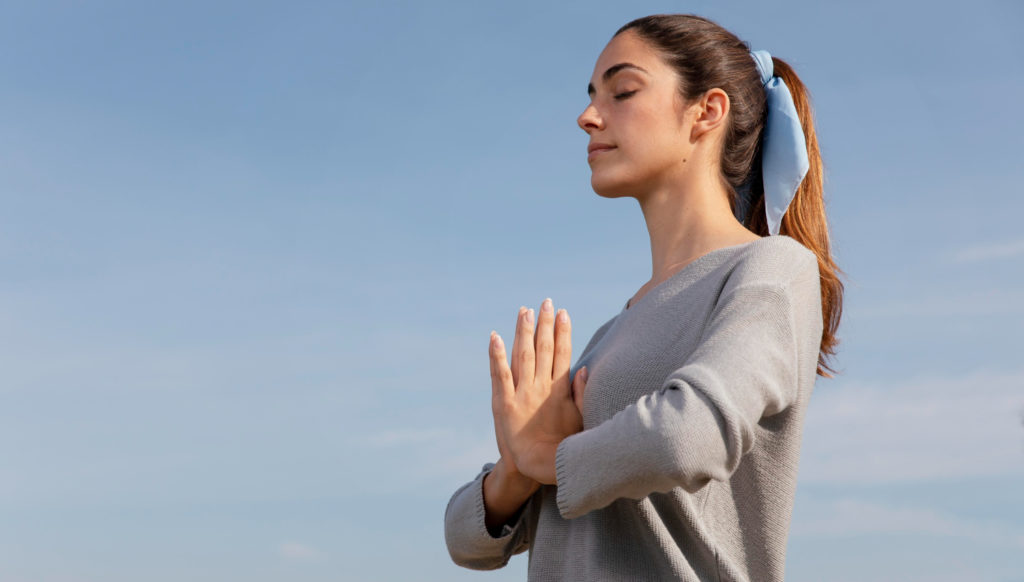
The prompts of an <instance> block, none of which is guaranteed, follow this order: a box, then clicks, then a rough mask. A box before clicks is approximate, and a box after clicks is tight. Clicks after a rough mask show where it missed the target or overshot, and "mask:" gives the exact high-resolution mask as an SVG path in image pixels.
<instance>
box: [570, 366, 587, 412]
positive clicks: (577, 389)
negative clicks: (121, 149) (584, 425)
mask: <svg viewBox="0 0 1024 582" xmlns="http://www.w3.org/2000/svg"><path fill="white" fill-rule="evenodd" d="M586 387H587V367H586V366H583V367H582V368H580V369H579V370H576V375H575V376H573V378H572V400H573V402H575V403H576V409H577V410H579V411H580V416H582V415H583V392H584V390H586Z"/></svg>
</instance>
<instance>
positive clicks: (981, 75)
mask: <svg viewBox="0 0 1024 582" xmlns="http://www.w3.org/2000/svg"><path fill="white" fill-rule="evenodd" d="M834 4H838V3H819V2H786V3H775V4H771V5H768V4H766V3H762V2H752V1H751V2H747V1H743V2H740V1H734V2H717V3H716V2H709V1H701V2H629V3H625V2H623V3H608V2H596V3H582V2H562V3H558V4H556V5H552V4H551V3H546V2H532V1H529V2H518V3H481V2H442V3H412V2H392V3H381V2H374V3H370V2H360V3H355V2H349V3H343V4H335V3H326V2H325V3H304V2H289V3H283V2H282V3H277V4H274V3H267V2H218V3H208V2H187V1H186V2H175V3H161V4H153V3H138V2H97V3H91V4H88V5H87V4H85V3H78V2H31V3H30V2H21V3H11V2H2V3H0V70H2V71H4V73H3V74H2V75H0V203H2V208H3V211H2V212H0V329H2V330H3V332H2V333H0V459H2V460H3V461H2V462H0V523H2V524H3V525H2V526H0V580H2V581H3V582H9V581H10V582H30V581H31V582H57V581H60V582H69V581H76V582H77V581H103V582H108V581H109V582H116V581H129V580H132V581H134V580H140V579H145V580H152V581H163V580H168V581H170V580H174V581H177V580H186V579H187V580H197V581H204V580H210V581H213V580H218V581H219V580H249V581H264V580H267V581H269V580H295V581H320V580H353V581H392V580H409V579H417V580H436V581H441V580H445V581H447V580H524V579H525V571H526V556H525V554H524V555H522V556H517V557H516V558H514V559H513V560H512V562H511V563H510V565H509V566H508V567H507V568H505V569H504V570H501V571H497V572H489V573H481V572H473V571H469V570H464V569H461V568H458V567H456V566H455V565H453V564H452V563H451V562H450V560H449V558H448V555H447V552H446V550H445V545H444V539H443V530H442V520H443V512H444V508H445V505H446V503H447V501H448V498H449V497H450V495H451V493H452V492H453V491H454V490H455V489H456V488H457V487H459V486H460V485H462V484H463V483H465V482H466V481H468V480H470V479H471V478H472V477H473V476H475V475H476V473H477V472H478V471H479V469H480V467H481V466H482V465H483V463H485V462H488V461H493V460H495V459H496V458H497V447H496V445H495V444H494V433H493V426H492V424H491V418H490V409H489V398H490V384H489V377H488V367H487V362H486V358H487V355H486V342H487V336H488V334H489V333H490V331H491V330H492V329H496V330H498V332H499V333H502V334H503V335H504V336H505V337H512V335H513V334H512V324H513V322H514V318H515V313H516V310H517V309H518V307H519V306H520V305H524V304H525V305H532V306H539V304H540V302H541V300H542V299H543V298H544V297H548V296H550V297H552V298H553V299H554V302H555V304H556V307H565V308H567V309H568V310H569V312H570V314H571V315H572V317H573V327H574V330H575V334H574V337H575V340H576V341H575V343H576V345H577V351H576V354H577V355H578V353H579V349H580V348H581V347H582V345H584V343H585V341H586V339H587V338H589V337H590V335H591V334H592V333H593V331H594V330H596V329H597V327H598V326H599V325H600V324H601V323H603V322H604V321H606V320H607V319H608V318H610V317H611V316H612V315H614V314H615V313H617V311H618V309H619V308H620V307H621V305H622V303H623V302H624V301H625V299H626V298H628V297H630V296H631V295H632V294H633V293H634V292H635V291H636V290H637V289H638V288H639V287H640V286H641V285H643V283H644V282H646V281H647V279H648V278H649V276H650V256H649V249H648V239H647V234H646V230H645V227H644V223H643V219H642V216H641V214H640V212H639V208H638V207H637V206H636V204H635V203H634V202H632V201H631V200H606V199H601V198H599V197H597V196H596V195H595V194H594V193H593V192H592V191H591V189H590V186H589V168H588V166H587V164H586V157H585V156H586V154H585V148H586V142H587V138H586V135H585V134H584V133H583V132H582V131H580V130H579V128H578V127H577V126H576V123H575V119H576V116H577V115H578V114H579V113H580V111H582V109H583V107H585V105H586V103H587V97H586V93H585V85H586V83H587V82H588V81H589V77H590V74H591V71H592V68H593V65H594V61H595V60H596V58H597V55H598V53H599V52H600V51H601V49H602V48H603V46H604V44H605V43H606V42H607V40H608V39H609V38H610V36H611V34H612V33H613V32H614V31H615V30H616V29H617V28H618V27H619V26H620V25H622V24H624V23H625V22H627V21H628V20H630V19H632V18H634V17H637V16H642V15H645V14H650V13H656V12H694V13H697V14H701V15H704V16H707V17H709V18H712V19H714V20H716V21H717V22H719V23H720V24H722V25H723V26H725V27H726V28H728V29H730V30H732V31H733V32H735V33H736V34H737V35H739V36H740V37H741V38H743V39H744V40H747V41H749V42H750V43H751V45H752V47H753V48H755V49H765V50H768V51H769V52H771V53H772V54H773V55H775V56H778V57H780V58H782V59H784V60H786V61H787V62H789V63H791V64H792V65H793V66H794V68H795V69H796V70H797V72H798V74H800V76H801V78H802V79H803V80H804V82H805V83H806V84H807V85H808V87H809V88H810V89H811V92H812V99H813V104H814V106H815V111H816V120H817V129H818V136H819V140H820V142H821V147H822V150H823V155H824V158H825V166H826V190H827V194H826V195H827V203H828V210H829V213H830V218H831V221H832V229H833V237H834V241H835V254H836V256H837V260H838V262H839V264H840V266H841V267H842V268H843V269H844V270H845V272H846V273H847V279H846V282H847V301H846V304H845V310H844V317H843V323H842V327H841V329H840V336H841V339H842V345H841V353H840V357H839V360H838V364H839V367H840V369H841V370H842V372H843V373H842V374H841V375H840V376H839V377H838V378H836V379H833V380H819V382H818V384H817V387H816V390H815V394H814V396H813V398H812V402H811V406H810V410H809V411H808V416H807V425H806V429H805V435H804V439H805V440H804V448H803V451H802V457H801V466H800V484H799V488H798V492H797V498H796V505H795V510H794V516H793V525H792V530H791V535H790V540H789V554H788V561H787V573H788V576H787V579H789V580H794V581H814V580H836V581H850V582H852V581H859V580H913V579H927V580H933V581H945V580H949V581H952V580H964V579H972V580H984V581H1000V582H1020V581H1024V504H1021V502H1020V493H1019V492H1020V491H1021V490H1024V364H1022V363H1020V362H1021V360H1020V357H1019V354H1020V351H1021V347H1022V340H1021V331H1022V330H1024V269H1022V267H1024V230H1022V229H1021V226H1020V217H1021V216H1022V215H1024V198H1022V197H1021V196H1020V195H1019V194H1020V191H1021V183H1022V182H1024V171H1022V170H1021V165H1020V162H1019V159H1018V157H1019V152H1021V151H1024V110H1022V109H1021V108H1020V107H1019V105H1018V104H1019V103H1022V102H1024V67H1022V65H1021V63H1022V62H1024V40H1022V37H1021V35H1020V29H1021V26H1022V25H1024V9H1022V6H1021V4H1020V3H1019V2H1014V1H1011V0H1005V1H994V0H988V1H980V2H971V3H967V2H944V3H934V2H881V1H874V0H872V1H863V2H857V3H845V4H844V5H842V6H838V5H834Z"/></svg>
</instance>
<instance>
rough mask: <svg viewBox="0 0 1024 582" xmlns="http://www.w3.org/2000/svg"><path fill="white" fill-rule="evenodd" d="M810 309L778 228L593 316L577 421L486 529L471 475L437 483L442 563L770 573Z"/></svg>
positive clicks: (814, 266)
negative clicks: (544, 466)
mask: <svg viewBox="0 0 1024 582" xmlns="http://www.w3.org/2000/svg"><path fill="white" fill-rule="evenodd" d="M821 337H822V310H821V295H820V282H819V272H818V263H817V259H816V257H815V255H814V253H812V252H811V251H809V250H808V249H807V248H806V247H804V246H803V245H801V244H800V243H799V242H797V241H796V240H794V239H792V238H789V237H786V236H782V235H779V236H770V237H764V238H761V239H758V240H755V241H752V242H749V243H744V244H740V245H735V246H729V247H724V248H719V249H716V250H714V251H711V252H710V253H708V254H705V255H703V256H701V257H700V258H698V259H696V260H694V261H692V262H690V263H689V264H687V265H686V266H685V267H684V268H683V269H681V270H680V271H678V272H676V273H675V274H673V275H672V276H671V277H670V278H669V279H667V280H665V281H663V282H661V283H660V284H658V285H657V286H655V287H654V288H652V289H651V290H650V291H649V292H648V293H647V294H645V295H644V296H642V297H641V298H640V299H639V300H638V301H636V302H635V304H634V305H629V302H628V301H627V302H626V304H625V305H624V306H623V308H622V310H621V311H620V312H619V314H618V315H616V316H615V317H613V318H612V319H610V320H609V321H608V322H606V323H605V324H604V325H602V326H601V327H600V328H599V329H598V330H597V331H596V332H595V333H594V336H593V338H591V340H590V341H589V342H588V344H587V346H586V347H585V348H584V350H583V352H582V354H581V355H580V358H579V360H578V361H577V362H576V364H575V365H574V366H573V367H572V369H571V370H570V373H571V374H575V372H576V370H577V369H579V368H580V367H582V366H587V369H588V378H587V386H586V391H585V392H584V401H583V430H582V431H581V432H578V433H576V434H573V435H571V436H569V437H567V438H565V439H564V440H563V441H562V442H561V443H560V444H559V445H558V448H557V453H556V461H555V468H556V481H557V485H542V486H541V487H540V489H538V490H537V491H536V492H535V493H534V494H533V495H532V496H531V497H530V498H529V499H528V500H527V501H526V503H525V504H524V505H523V507H522V508H521V510H520V511H519V512H518V513H517V515H515V516H513V518H512V519H511V520H510V523H507V524H505V525H504V526H503V527H502V531H501V535H500V537H497V538H495V537H493V536H492V535H491V534H490V533H489V532H488V531H487V528H486V526H485V524H484V516H485V512H484V502H483V489H482V485H483V478H484V476H485V475H486V474H487V473H488V472H490V471H491V470H492V469H493V467H494V464H493V463H486V464H485V465H484V466H483V470H482V471H481V472H480V474H478V475H477V476H476V478H475V479H474V480H473V481H471V482H469V483H467V484H465V485H463V486H462V487H460V488H459V489H458V490H457V491H455V493H454V494H453V495H452V498H451V500H450V501H449V503H448V506H447V508H446V510H445V540H446V542H447V545H448V550H449V553H450V554H451V557H452V559H453V560H454V561H455V563H457V564H459V565H461V566H465V567H468V568H474V569H481V570H487V569H495V568H501V567H503V566H505V565H506V564H507V563H508V561H509V559H510V558H511V556H512V555H514V554H518V553H521V552H523V551H525V550H527V549H529V552H530V553H529V568H528V571H529V576H528V579H529V580H530V581H538V582H539V581H547V580H552V581H556V580H557V581H563V580H579V581H587V582H593V581H601V580H686V581H694V582H696V581H709V580H713V581H730V582H731V581H737V582H739V581H743V582H748V581H754V582H773V581H780V580H782V579H783V576H784V567H785V553H786V542H787V536H788V531H789V524H790V519H791V516H792V509H793V497H794V494H795V490H796V477H797V468H798V462H799V456H800V440H801V434H802V430H803V419H804V412H805V410H806V408H807V403H808V401H809V399H810V396H811V391H812V390H813V388H814V381H815V378H816V374H815V372H816V369H817V362H818V352H819V344H820V342H821Z"/></svg>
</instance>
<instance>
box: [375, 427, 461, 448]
mask: <svg viewBox="0 0 1024 582" xmlns="http://www.w3.org/2000/svg"><path fill="white" fill-rule="evenodd" d="M454 437H455V431H454V430H453V429H450V428H394V429H388V430H382V431H379V432H376V433H373V434H370V435H367V436H366V437H363V438H362V439H361V440H362V442H363V443H365V444H367V445H370V446H375V447H396V446H403V445H415V444H427V443H434V442H437V441H442V440H451V439H453V438H454Z"/></svg>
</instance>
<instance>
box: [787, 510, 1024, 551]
mask: <svg viewBox="0 0 1024 582" xmlns="http://www.w3.org/2000/svg"><path fill="white" fill-rule="evenodd" d="M800 511H801V516H800V518H799V519H794V520H793V527H792V535H793V536H806V537H820V536H850V535H873V534H918V535H933V536H944V537H957V538H964V539H969V540H972V541H977V542H981V543H984V544H987V545H994V546H1008V547H1013V548H1019V549H1024V528H1021V527H1020V526H1016V525H1012V524H1008V523H1005V522H1001V521H996V520H975V519H967V518H963V517H959V516H955V515H952V514H949V513H944V512H941V511H937V510H934V509H931V508H927V507H904V506H895V505H885V504H880V503H875V502H871V501H867V500H864V499H853V498H844V499H838V500H835V501H831V502H827V503H820V504H807V506H805V507H802V508H801V510H800ZM805 515H806V516H807V517H806V518H805V517H803V516H805Z"/></svg>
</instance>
